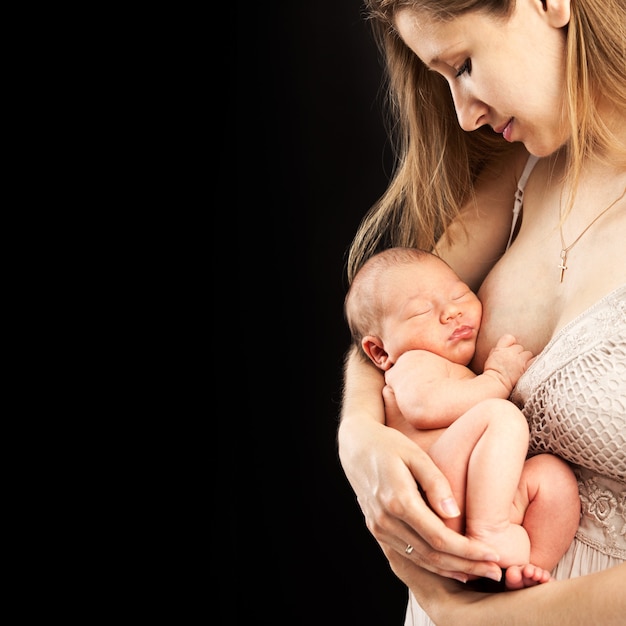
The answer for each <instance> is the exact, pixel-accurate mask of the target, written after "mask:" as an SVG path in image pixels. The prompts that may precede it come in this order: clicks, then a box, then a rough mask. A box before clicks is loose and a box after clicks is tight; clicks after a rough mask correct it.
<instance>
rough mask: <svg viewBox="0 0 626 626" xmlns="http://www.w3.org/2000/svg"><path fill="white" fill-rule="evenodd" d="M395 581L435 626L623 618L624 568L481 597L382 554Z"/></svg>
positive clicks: (606, 624)
mask: <svg viewBox="0 0 626 626" xmlns="http://www.w3.org/2000/svg"><path fill="white" fill-rule="evenodd" d="M385 553H386V555H387V557H388V558H389V562H390V564H391V566H392V569H393V571H394V572H395V573H396V575H397V576H398V577H399V578H400V579H401V580H402V581H403V582H404V583H405V584H406V585H407V586H408V587H409V588H410V589H411V591H412V592H413V594H414V595H415V597H416V599H417V601H418V603H419V604H420V605H421V606H422V608H423V609H424V610H425V611H426V613H428V615H429V616H430V618H431V619H432V620H433V621H434V622H435V623H436V624H437V625H438V626H457V625H458V624H463V625H464V626H502V625H503V624H507V626H536V625H537V624H555V625H561V624H563V626H565V625H567V626H589V624H602V626H618V625H623V624H624V616H625V615H626V593H624V590H625V589H626V564H622V565H618V566H617V567H613V568H610V569H607V570H604V571H602V572H598V573H596V574H590V575H587V576H580V577H578V578H570V579H568V580H561V581H553V582H549V583H545V584H542V585H537V586H535V587H529V588H526V589H521V590H518V591H506V592H500V593H495V594H491V593H482V592H479V591H474V590H472V589H471V587H468V586H467V585H462V584H460V583H457V582H455V581H453V580H450V579H448V578H442V577H441V576H437V575H435V574H432V573H431V572H428V571H426V570H424V569H421V568H419V567H417V566H416V565H415V564H413V563H412V562H411V561H409V560H408V559H406V558H404V557H402V556H399V555H398V554H397V552H394V551H393V550H385Z"/></svg>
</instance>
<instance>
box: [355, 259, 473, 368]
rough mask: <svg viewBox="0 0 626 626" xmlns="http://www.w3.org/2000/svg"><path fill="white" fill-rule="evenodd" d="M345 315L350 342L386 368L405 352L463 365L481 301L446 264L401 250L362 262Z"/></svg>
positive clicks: (470, 349) (470, 347)
mask: <svg viewBox="0 0 626 626" xmlns="http://www.w3.org/2000/svg"><path fill="white" fill-rule="evenodd" d="M344 311H345V316H346V320H347V322H348V327H349V328H350V333H351V335H352V340H353V341H354V343H355V344H356V345H358V346H360V348H361V349H362V350H363V351H364V353H365V354H366V355H367V356H368V357H369V358H370V359H371V360H372V361H373V362H374V363H375V364H376V365H377V366H378V367H380V368H381V369H385V370H386V369H389V368H390V367H391V366H392V365H393V363H395V361H396V360H397V359H398V357H399V356H400V355H401V354H403V353H404V352H406V351H407V350H428V351H429V352H434V353H435V354H439V355H440V356H444V357H446V358H448V359H450V360H452V361H454V362H455V363H462V364H463V365H467V364H468V363H469V362H470V360H471V358H472V356H473V353H474V349H475V344H476V336H477V334H478V329H479V326H480V320H481V317H482V306H481V304H480V301H479V300H478V298H477V297H476V295H475V294H474V293H473V292H472V291H471V290H470V288H469V287H468V286H467V285H466V284H465V283H464V282H463V281H461V279H460V278H459V277H458V276H457V275H456V273H455V272H454V271H453V270H452V268H451V267H450V266H449V265H448V264H447V263H445V261H443V260H442V259H440V258H439V257H437V256H435V255H434V254H432V253H430V252H427V251H425V250H419V249H416V248H402V247H396V248H388V249H387V250H384V251H383V252H380V253H378V254H375V255H374V256H372V257H371V258H370V259H368V261H367V262H366V263H364V264H363V266H362V267H361V269H360V270H359V271H358V273H357V274H356V276H355V277H354V280H353V281H352V284H351V285H350V288H349V289H348V293H347V294H346V299H345V304H344Z"/></svg>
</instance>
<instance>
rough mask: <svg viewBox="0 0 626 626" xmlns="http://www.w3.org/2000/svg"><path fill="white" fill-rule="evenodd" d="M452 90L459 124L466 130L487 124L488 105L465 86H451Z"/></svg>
mask: <svg viewBox="0 0 626 626" xmlns="http://www.w3.org/2000/svg"><path fill="white" fill-rule="evenodd" d="M450 89H451V90H452V100H453V101H454V108H455V109H456V117H457V119H458V120H459V125H460V126H461V128H462V129H463V130H464V131H467V132H469V131H472V130H476V129H477V128H480V127H481V126H484V124H486V121H485V118H484V116H485V114H486V113H487V110H488V107H487V105H486V104H485V103H484V102H482V101H481V100H479V99H478V98H476V97H474V96H473V95H472V93H471V92H469V91H468V89H467V88H465V87H459V86H455V87H452V86H451V87H450Z"/></svg>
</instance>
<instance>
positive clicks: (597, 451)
mask: <svg viewBox="0 0 626 626" xmlns="http://www.w3.org/2000/svg"><path fill="white" fill-rule="evenodd" d="M511 399H512V400H513V401H514V402H515V403H516V404H517V405H518V406H519V407H520V408H521V410H522V412H523V413H524V415H525V416H526V419H527V420H528V424H529V427H530V447H529V454H531V455H533V454H539V453H541V452H550V453H552V454H557V455H558V456H560V457H561V458H564V459H565V460H567V461H569V462H570V463H571V464H572V465H573V466H574V469H575V471H576V475H577V477H578V486H579V491H580V497H581V504H582V517H581V525H580V529H579V531H578V534H577V538H578V539H580V540H581V541H583V542H585V543H586V544H587V545H589V546H591V547H593V548H595V549H597V550H599V551H601V552H602V553H603V554H606V555H610V556H613V557H617V558H619V559H621V560H624V559H626V285H624V286H622V287H620V288H619V289H617V290H615V291H613V292H612V293H610V294H608V295H607V296H606V297H604V298H603V299H602V300H600V301H599V302H597V303H596V304H595V305H594V306H593V307H591V308H590V309H589V310H587V311H586V312H585V313H583V314H582V315H581V316H579V317H578V318H576V319H574V320H573V321H572V322H571V323H570V324H568V325H567V326H566V327H565V328H563V329H562V330H561V331H560V332H559V333H558V334H557V335H555V337H554V338H553V339H552V341H550V343H548V345H547V346H546V347H545V349H544V350H543V351H542V352H541V354H540V355H539V357H538V358H537V359H536V360H535V361H534V362H533V363H532V365H531V366H530V367H529V369H528V370H527V371H526V373H525V374H524V375H523V376H522V377H521V378H520V380H519V381H518V383H517V386H516V387H515V389H514V390H513V394H512V396H511Z"/></svg>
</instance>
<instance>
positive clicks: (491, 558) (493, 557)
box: [483, 552, 500, 563]
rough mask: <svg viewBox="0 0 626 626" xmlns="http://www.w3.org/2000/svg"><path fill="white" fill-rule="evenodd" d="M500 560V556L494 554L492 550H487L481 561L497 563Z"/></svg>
mask: <svg viewBox="0 0 626 626" xmlns="http://www.w3.org/2000/svg"><path fill="white" fill-rule="evenodd" d="M499 560H500V556H499V555H497V554H495V553H494V552H488V553H487V554H485V555H483V561H493V562H494V563H497V562H498V561H499Z"/></svg>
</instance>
